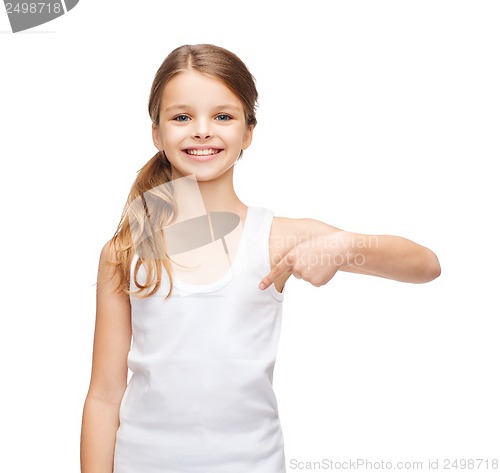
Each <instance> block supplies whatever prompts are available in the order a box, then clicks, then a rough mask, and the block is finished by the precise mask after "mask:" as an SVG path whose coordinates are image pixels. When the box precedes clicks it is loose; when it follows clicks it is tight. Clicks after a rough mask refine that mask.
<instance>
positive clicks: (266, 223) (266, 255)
mask: <svg viewBox="0 0 500 473" xmlns="http://www.w3.org/2000/svg"><path fill="white" fill-rule="evenodd" d="M273 217H274V212H273V211H272V210H270V209H265V214H264V218H263V222H262V230H263V231H262V234H263V238H262V251H261V253H262V260H263V264H264V268H265V274H268V273H269V272H270V271H271V251H270V238H271V227H272V224H273ZM267 290H268V291H269V292H270V293H271V295H272V296H273V297H274V299H276V300H277V301H279V302H282V301H283V299H284V297H285V290H286V288H285V286H283V291H282V292H279V291H278V289H276V286H275V285H274V283H272V284H271V285H270V286H269V287H268V288H267Z"/></svg>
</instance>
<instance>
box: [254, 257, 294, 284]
mask: <svg viewBox="0 0 500 473" xmlns="http://www.w3.org/2000/svg"><path fill="white" fill-rule="evenodd" d="M292 268H293V259H292V258H290V257H289V255H288V254H287V255H286V256H285V257H284V258H283V259H282V260H281V261H280V262H279V263H278V264H276V266H275V267H274V268H273V269H272V270H271V272H270V273H268V274H267V275H266V277H265V278H263V279H262V280H261V281H260V284H259V289H262V290H264V289H267V288H268V287H269V286H270V285H271V284H273V283H274V281H276V279H278V278H279V277H280V276H282V275H283V274H285V273H286V272H287V271H291V270H292Z"/></svg>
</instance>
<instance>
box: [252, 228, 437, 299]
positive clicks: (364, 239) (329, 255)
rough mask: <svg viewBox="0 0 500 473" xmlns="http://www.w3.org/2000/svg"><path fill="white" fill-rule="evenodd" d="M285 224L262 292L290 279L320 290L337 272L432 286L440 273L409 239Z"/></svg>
mask: <svg viewBox="0 0 500 473" xmlns="http://www.w3.org/2000/svg"><path fill="white" fill-rule="evenodd" d="M285 223H286V225H284V226H283V228H284V230H283V233H284V234H286V240H285V241H283V242H281V244H280V245H279V246H281V247H283V248H285V250H284V251H283V255H282V256H281V258H282V259H281V260H280V261H279V262H278V263H277V264H276V265H275V266H274V268H273V269H272V270H271V272H270V273H269V274H267V275H265V277H264V278H263V279H262V280H261V286H259V287H261V289H266V288H267V287H268V286H269V285H270V284H272V283H273V282H274V281H276V280H277V279H278V278H280V277H284V276H285V275H286V276H287V277H289V276H290V275H292V274H293V275H294V276H295V277H297V278H299V279H304V280H306V281H308V282H310V283H311V284H313V285H314V286H321V285H323V284H326V283H327V282H328V281H329V280H330V279H332V277H333V276H334V275H335V273H336V272H337V271H338V270H341V271H346V272H352V273H360V274H366V275H372V276H379V277H383V278H387V279H394V280H396V281H401V282H411V283H425V282H428V281H432V280H433V279H435V278H437V277H438V276H439V275H440V274H441V266H440V264H439V261H438V258H437V256H436V255H435V253H434V252H433V251H431V250H430V249H429V248H426V247H425V246H422V245H419V244H418V243H415V242H413V241H411V240H408V239H407V238H403V237H400V236H394V235H365V234H361V233H353V232H346V231H344V230H341V229H340V228H337V227H333V226H331V225H328V224H326V223H324V222H321V221H319V220H314V219H307V218H306V219H288V220H287V221H286V222H285ZM278 238H279V237H278ZM281 238H283V237H281ZM278 243H280V242H278Z"/></svg>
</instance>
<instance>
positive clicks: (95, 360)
mask: <svg viewBox="0 0 500 473" xmlns="http://www.w3.org/2000/svg"><path fill="white" fill-rule="evenodd" d="M110 259H113V251H112V250H111V247H110V242H109V241H108V242H107V243H106V244H105V245H104V247H103V249H102V251H101V255H100V260H99V270H98V276H97V291H96V322H95V332H94V348H93V356H92V374H91V379H90V387H89V391H88V394H87V397H86V400H85V404H84V408H83V416H82V430H81V444H80V466H81V473H112V472H113V457H114V447H115V441H116V431H117V429H118V426H119V409H120V402H121V399H122V397H123V393H124V391H125V388H126V386H127V373H128V368H127V356H128V352H129V349H130V343H131V337H132V328H131V320H130V300H129V296H128V295H127V294H123V293H122V294H118V293H117V292H115V291H114V287H115V286H116V278H111V275H112V271H113V268H112V267H111V266H110V265H108V264H104V260H110Z"/></svg>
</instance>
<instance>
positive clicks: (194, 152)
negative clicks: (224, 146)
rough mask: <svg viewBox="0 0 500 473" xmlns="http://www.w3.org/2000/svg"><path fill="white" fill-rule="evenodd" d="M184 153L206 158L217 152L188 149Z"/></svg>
mask: <svg viewBox="0 0 500 473" xmlns="http://www.w3.org/2000/svg"><path fill="white" fill-rule="evenodd" d="M186 151H187V153H188V154H192V155H194V156H208V155H210V154H216V153H218V152H219V150H218V149H188V150H186Z"/></svg>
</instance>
